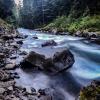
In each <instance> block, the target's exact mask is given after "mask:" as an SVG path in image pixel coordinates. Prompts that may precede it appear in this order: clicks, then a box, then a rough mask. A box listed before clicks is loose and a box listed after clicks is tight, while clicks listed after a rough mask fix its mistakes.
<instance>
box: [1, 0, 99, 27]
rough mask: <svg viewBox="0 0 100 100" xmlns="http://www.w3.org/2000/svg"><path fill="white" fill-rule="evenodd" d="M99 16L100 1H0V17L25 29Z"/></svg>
mask: <svg viewBox="0 0 100 100" xmlns="http://www.w3.org/2000/svg"><path fill="white" fill-rule="evenodd" d="M94 15H95V16H96V15H100V0H23V4H21V2H19V5H16V4H15V2H14V0H0V17H1V18H2V19H4V20H6V21H8V22H10V23H13V24H17V25H18V26H20V27H25V28H37V27H43V26H45V25H47V24H49V23H50V22H52V21H54V20H55V19H57V18H58V16H61V17H62V16H67V17H68V18H69V17H70V19H71V20H73V19H78V18H80V17H84V16H94Z"/></svg>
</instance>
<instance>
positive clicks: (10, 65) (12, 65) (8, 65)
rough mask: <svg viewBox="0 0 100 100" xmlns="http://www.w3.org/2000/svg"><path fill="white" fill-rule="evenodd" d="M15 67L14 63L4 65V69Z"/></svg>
mask: <svg viewBox="0 0 100 100" xmlns="http://www.w3.org/2000/svg"><path fill="white" fill-rule="evenodd" d="M15 68H16V64H7V65H6V66H5V69H6V70H13V69H15Z"/></svg>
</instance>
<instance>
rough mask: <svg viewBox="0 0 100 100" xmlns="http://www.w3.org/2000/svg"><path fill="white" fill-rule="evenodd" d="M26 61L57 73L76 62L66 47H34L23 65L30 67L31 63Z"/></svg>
mask: <svg viewBox="0 0 100 100" xmlns="http://www.w3.org/2000/svg"><path fill="white" fill-rule="evenodd" d="M24 63H25V64H24ZM26 63H30V64H31V66H32V65H33V67H39V68H40V69H42V70H45V71H46V72H53V73H57V72H60V71H63V70H66V69H68V68H70V67H71V66H72V65H73V63H74V57H73V55H72V54H71V52H70V51H69V50H68V49H66V48H41V49H40V48H39V49H35V48H34V49H33V51H32V52H30V54H29V55H28V56H27V57H26V58H25V59H24V61H23V62H22V63H21V65H24V67H28V66H29V65H28V64H27V65H28V66H26Z"/></svg>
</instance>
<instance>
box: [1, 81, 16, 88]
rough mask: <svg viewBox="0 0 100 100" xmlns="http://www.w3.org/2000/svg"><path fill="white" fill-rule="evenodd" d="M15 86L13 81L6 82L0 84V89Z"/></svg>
mask: <svg viewBox="0 0 100 100" xmlns="http://www.w3.org/2000/svg"><path fill="white" fill-rule="evenodd" d="M14 84H15V81H14V80H11V81H7V82H0V87H1V88H2V87H3V88H7V87H10V86H13V85H14Z"/></svg>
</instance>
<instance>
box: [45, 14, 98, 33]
mask: <svg viewBox="0 0 100 100" xmlns="http://www.w3.org/2000/svg"><path fill="white" fill-rule="evenodd" d="M51 28H57V29H61V30H68V31H69V32H76V31H78V30H81V31H84V30H87V31H93V32H94V31H100V15H94V16H86V17H80V18H78V19H74V18H71V17H66V16H62V17H58V18H57V19H56V20H54V21H53V22H52V23H50V24H49V25H47V26H46V27H45V28H44V29H51Z"/></svg>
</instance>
